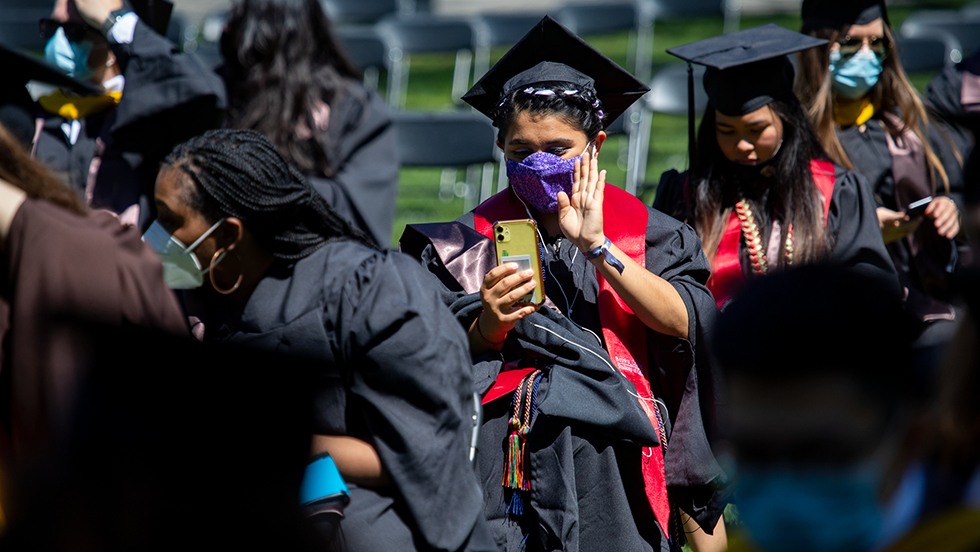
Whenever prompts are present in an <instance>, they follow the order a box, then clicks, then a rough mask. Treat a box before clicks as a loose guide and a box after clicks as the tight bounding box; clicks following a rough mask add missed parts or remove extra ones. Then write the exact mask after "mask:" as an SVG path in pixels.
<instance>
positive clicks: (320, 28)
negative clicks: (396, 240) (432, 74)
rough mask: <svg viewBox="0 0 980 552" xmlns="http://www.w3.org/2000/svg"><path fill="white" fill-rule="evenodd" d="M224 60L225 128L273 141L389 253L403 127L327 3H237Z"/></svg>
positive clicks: (239, 0)
mask: <svg viewBox="0 0 980 552" xmlns="http://www.w3.org/2000/svg"><path fill="white" fill-rule="evenodd" d="M221 55H222V57H223V60H224V61H223V65H222V66H221V68H220V69H219V72H220V73H221V74H222V76H223V78H224V81H225V86H226V88H227V92H228V103H229V109H228V116H227V119H226V122H225V126H228V127H231V128H248V129H253V130H257V131H259V132H261V133H262V134H264V135H265V136H266V137H267V138H269V140H270V141H271V142H272V143H273V144H275V146H276V148H277V149H278V150H279V153H280V154H282V155H283V157H285V158H286V160H288V161H289V162H290V163H292V164H293V165H295V166H296V167H297V168H298V169H299V170H300V171H301V172H302V173H303V174H305V175H306V176H308V177H310V178H311V181H312V182H313V185H314V187H315V188H316V189H317V191H319V192H320V193H321V194H322V195H323V196H324V197H325V198H326V199H327V201H328V202H329V203H330V205H331V207H333V208H334V210H336V211H338V212H339V213H341V214H342V215H344V216H345V217H346V218H347V219H348V220H350V221H351V222H352V223H354V225H355V226H356V227H357V228H360V229H361V230H364V231H365V232H366V233H367V234H368V235H369V236H370V237H371V238H372V239H373V240H374V241H375V242H376V243H377V244H378V245H381V246H387V245H388V243H389V242H390V241H391V233H392V227H393V224H394V218H395V196H396V189H397V185H398V155H397V153H398V152H397V150H396V148H395V134H394V127H393V126H392V122H391V119H390V117H389V112H388V108H387V106H386V105H385V103H384V101H383V99H382V98H381V97H380V96H379V95H378V94H377V93H376V92H375V91H373V90H371V89H368V88H366V87H365V86H363V84H362V81H361V75H360V72H359V70H358V69H357V68H356V67H355V66H354V64H353V63H352V62H351V61H350V60H349V59H348V57H347V55H346V53H345V52H344V49H343V47H342V45H341V43H340V42H339V40H338V38H337V36H336V34H335V32H334V30H333V28H332V25H331V23H330V20H329V19H328V18H327V15H326V13H325V12H324V11H323V8H322V6H321V4H320V2H319V1H317V0H235V2H234V3H233V4H232V7H231V11H230V13H229V17H228V21H227V23H226V27H225V30H224V33H223V34H222V37H221Z"/></svg>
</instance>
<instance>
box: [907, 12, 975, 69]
mask: <svg viewBox="0 0 980 552" xmlns="http://www.w3.org/2000/svg"><path fill="white" fill-rule="evenodd" d="M969 13H970V12H964V11H960V10H919V11H916V12H913V13H911V14H909V16H908V17H907V18H905V21H903V22H902V26H901V27H900V28H899V31H898V34H899V35H900V36H902V37H906V38H919V37H930V38H938V39H940V40H942V41H943V42H945V43H946V47H947V48H948V49H949V52H950V54H949V55H950V61H951V62H952V63H959V62H960V61H962V60H963V59H965V58H966V57H967V56H969V55H970V53H972V52H974V51H975V50H976V49H977V48H978V47H980V17H975V16H973V17H971V16H968V14H969Z"/></svg>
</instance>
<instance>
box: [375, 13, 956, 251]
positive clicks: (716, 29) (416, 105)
mask: <svg viewBox="0 0 980 552" xmlns="http://www.w3.org/2000/svg"><path fill="white" fill-rule="evenodd" d="M962 3H963V2H956V1H951V2H942V1H939V0H933V1H930V2H927V3H921V2H920V3H917V4H916V7H915V9H923V8H941V7H956V6H959V5H961V4H962ZM889 9H890V11H889V14H890V19H891V22H892V26H893V28H898V26H899V25H900V24H901V22H902V21H903V20H904V18H905V17H906V16H907V15H908V14H909V13H910V12H911V11H912V10H913V8H911V7H909V6H907V5H903V6H898V7H891V8H889ZM770 22H772V23H776V24H779V25H782V26H784V27H786V28H789V29H794V30H795V29H799V27H800V19H799V17H798V15H796V14H777V15H773V16H768V17H743V18H742V20H741V23H740V28H742V29H747V28H749V27H754V26H756V25H761V24H764V23H770ZM722 23H723V22H722V20H721V18H710V19H705V18H691V19H685V20H680V21H672V22H670V23H669V24H668V23H665V22H660V23H658V24H657V25H656V26H655V28H654V43H653V53H652V59H653V66H654V69H653V70H654V72H655V71H656V70H657V68H658V67H660V66H662V65H664V64H667V63H681V62H680V60H678V59H677V58H675V57H673V56H671V55H670V54H667V53H666V49H667V48H670V47H673V46H678V45H681V44H687V43H689V42H694V41H696V40H700V39H702V38H707V37H710V36H714V35H717V34H720V33H721V32H722ZM584 38H586V40H588V41H589V43H590V44H592V45H593V46H594V47H595V48H597V49H598V50H599V51H601V52H603V53H604V54H606V55H607V56H609V57H610V58H611V59H613V60H614V61H616V62H617V63H619V64H621V65H623V66H626V65H627V49H628V45H629V35H628V34H627V33H619V34H616V35H611V36H601V37H599V36H596V37H592V36H586V37H584ZM505 50H506V49H505V48H501V49H498V50H497V51H495V52H494V54H495V55H496V56H500V55H501V54H503V52H504V51H505ZM454 59H455V58H454V56H453V55H442V54H438V55H436V54H432V55H424V56H423V55H416V56H414V57H413V58H412V61H411V71H410V76H409V81H408V93H407V96H406V102H405V109H409V110H450V109H461V107H460V105H459V103H458V102H454V101H453V95H452V71H453V63H454ZM931 76H932V75H928V74H927V75H913V76H912V81H913V84H915V85H916V86H917V87H918V88H919V89H920V90H923V89H924V88H925V85H926V83H927V82H928V80H929V78H930V77H931ZM382 86H383V84H382ZM652 121H653V123H652V128H651V139H650V153H649V155H648V158H647V159H648V162H647V167H646V173H645V178H644V180H643V182H642V183H641V184H640V187H639V189H638V192H637V193H638V195H639V196H640V197H641V198H642V199H643V200H644V201H645V202H647V203H650V202H652V201H653V197H654V194H655V192H656V185H657V182H658V181H659V178H660V175H661V174H662V173H663V172H664V171H666V170H668V169H672V168H674V169H677V170H684V169H685V168H686V167H687V120H686V118H685V117H681V116H670V115H658V116H656V117H653V119H652ZM432 146H433V147H445V148H451V147H453V143H452V137H451V136H447V137H446V138H445V141H444V142H443V143H441V144H433V145H432ZM625 147H626V139H625V138H624V137H623V136H612V137H611V138H610V139H609V140H608V141H607V143H606V145H605V146H604V147H603V149H602V153H601V155H600V159H601V160H602V168H605V169H606V170H607V172H608V176H607V180H608V181H609V182H610V183H612V184H614V185H622V184H623V182H624V180H625V176H626V171H625V168H624V166H620V163H618V161H619V160H620V159H621V156H620V148H625ZM440 176H441V171H440V170H439V169H404V170H403V171H402V173H401V178H400V182H399V193H398V203H397V205H398V206H397V213H396V217H395V225H394V235H393V240H394V242H397V239H398V237H399V236H400V235H401V233H402V231H403V229H404V226H405V224H409V223H414V222H433V221H444V220H451V219H454V218H456V217H458V216H459V215H461V214H462V213H463V212H464V211H465V210H466V209H467V208H468V207H470V206H471V202H468V201H466V200H464V198H462V197H459V194H458V192H462V191H463V190H462V186H457V187H456V190H455V192H457V193H456V194H454V193H450V192H451V190H447V189H444V190H442V192H443V193H442V194H440ZM459 180H460V182H462V181H463V177H462V175H461V176H460V179H459Z"/></svg>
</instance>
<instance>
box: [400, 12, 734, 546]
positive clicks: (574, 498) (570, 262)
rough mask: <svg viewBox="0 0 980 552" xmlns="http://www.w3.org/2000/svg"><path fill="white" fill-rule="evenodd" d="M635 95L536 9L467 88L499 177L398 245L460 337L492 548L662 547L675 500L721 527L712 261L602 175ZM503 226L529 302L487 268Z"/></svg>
mask: <svg viewBox="0 0 980 552" xmlns="http://www.w3.org/2000/svg"><path fill="white" fill-rule="evenodd" d="M647 90H648V88H647V87H646V86H645V85H644V84H643V83H641V82H639V81H638V80H637V79H636V78H635V77H633V75H631V74H630V73H628V72H627V71H625V70H623V69H622V68H621V67H619V66H618V65H616V64H615V63H614V62H612V61H611V60H609V59H608V58H607V57H605V56H604V55H602V54H601V53H599V52H598V51H596V50H595V49H593V48H592V47H591V46H590V45H589V44H587V43H586V42H585V41H583V40H582V39H581V38H579V37H578V36H576V35H575V34H573V33H571V32H570V31H569V30H568V29H566V28H564V27H562V26H561V25H560V24H558V23H557V22H555V21H554V20H553V19H551V18H550V17H545V18H543V19H542V20H541V21H540V22H539V23H538V24H537V25H535V26H534V27H533V28H532V29H531V30H530V31H529V32H528V33H527V34H526V35H525V36H524V37H523V38H522V39H521V40H520V41H519V42H518V43H517V44H516V45H515V46H514V47H512V48H511V50H510V51H509V52H508V53H506V54H505V55H504V56H503V57H502V58H501V59H500V61H498V62H497V64H496V65H495V66H494V67H493V68H492V69H491V70H490V71H489V72H488V73H486V75H484V76H483V77H482V78H481V79H480V80H479V81H478V82H477V83H476V84H475V85H474V86H473V87H472V88H471V90H470V91H469V92H467V93H466V94H465V95H464V96H463V100H464V101H466V102H467V103H469V104H470V105H472V106H473V107H474V108H476V109H477V110H478V111H480V112H481V113H483V114H485V115H486V116H487V117H489V118H490V119H492V120H493V122H494V126H496V127H497V129H498V133H497V146H498V147H499V148H500V149H501V150H502V151H503V154H504V158H505V160H506V171H507V178H508V182H509V186H508V187H507V188H506V189H504V190H502V191H500V192H498V193H497V194H495V195H494V196H491V197H490V198H488V199H487V200H486V201H484V202H482V203H481V204H480V205H478V206H477V207H476V208H475V209H473V210H472V211H470V212H468V213H465V214H464V215H463V216H461V217H459V218H458V219H456V220H455V221H452V222H447V223H432V224H414V225H408V226H407V227H406V230H405V232H404V233H403V235H402V237H401V239H400V242H399V246H400V248H401V250H402V251H404V252H407V253H409V254H412V255H414V256H416V257H418V258H419V259H420V260H421V262H422V263H423V265H425V266H426V267H427V268H429V269H430V270H431V271H432V272H433V273H434V274H435V275H436V276H438V278H439V279H440V281H441V282H443V284H444V285H445V287H446V290H445V295H446V302H447V304H449V305H450V307H451V309H452V310H453V311H454V312H455V313H456V316H457V319H458V320H459V322H460V323H461V324H462V325H463V327H464V328H466V330H467V332H468V334H469V336H470V347H471V353H472V354H473V357H474V367H475V371H474V377H475V382H474V384H475V387H476V389H477V391H478V392H480V393H483V403H484V412H483V423H482V426H481V429H480V439H479V442H478V447H477V450H478V453H477V456H476V459H477V465H478V471H479V473H480V479H481V480H482V481H483V482H484V494H485V513H486V516H487V518H488V520H489V521H490V522H491V528H492V529H493V530H494V532H495V535H496V537H497V541H498V542H499V543H501V544H502V546H503V548H502V549H504V550H517V549H525V547H526V549H527V550H539V549H542V550H544V549H546V550H552V549H563V550H570V549H579V550H673V549H676V547H679V546H680V545H681V544H683V541H684V538H685V537H684V532H685V531H684V530H682V529H681V526H682V516H683V517H685V519H686V515H683V514H682V513H681V512H685V513H692V514H693V513H694V512H698V514H697V517H696V519H691V521H689V523H690V525H696V526H700V527H701V528H703V529H704V531H705V532H706V533H709V534H710V533H712V532H714V533H715V534H716V535H720V536H721V538H724V525H723V523H722V522H721V521H720V520H721V513H722V511H723V509H724V506H725V505H726V503H727V502H726V499H725V498H724V485H723V482H724V481H725V474H724V472H723V470H722V469H721V467H720V466H719V464H718V462H717V461H716V460H715V457H714V455H713V454H712V451H711V447H710V444H709V443H710V438H711V434H712V432H713V418H714V416H713V411H714V395H713V391H712V387H713V382H712V376H711V372H710V370H709V368H708V364H707V359H705V358H704V357H703V356H702V354H701V350H702V347H701V346H700V344H701V343H702V341H703V340H704V339H705V337H704V332H705V328H707V327H708V325H709V324H710V323H711V320H712V319H713V317H714V316H715V314H716V313H717V308H716V306H715V304H714V300H713V299H712V296H711V294H710V292H709V291H708V289H707V288H706V287H705V283H706V281H707V279H708V275H709V265H708V262H707V260H706V259H705V257H704V254H703V253H702V249H701V242H700V240H699V239H698V237H697V235H696V234H695V233H694V231H693V230H692V229H691V228H690V227H688V226H687V225H684V224H682V223H679V222H678V221H676V220H674V219H672V218H670V217H668V216H667V215H665V214H663V213H661V212H658V211H656V210H654V209H652V208H650V207H648V206H646V205H644V204H643V203H642V202H641V201H640V200H639V199H637V198H636V197H635V196H633V195H631V194H629V193H627V192H625V191H623V190H622V189H620V188H618V187H616V186H613V185H611V184H607V183H606V182H605V178H606V171H604V170H600V169H599V157H600V152H601V150H602V146H603V144H604V143H605V140H606V132H605V130H604V129H605V128H607V127H608V125H609V124H610V123H612V122H613V121H615V120H616V119H617V118H618V117H619V116H620V115H622V114H623V113H624V112H625V111H626V110H627V109H628V108H629V107H630V106H631V105H632V104H633V102H635V101H636V100H638V99H639V98H640V97H641V96H642V95H643V94H644V93H646V92H647ZM507 219H533V220H534V221H535V222H536V224H537V229H538V233H539V243H540V248H539V254H540V257H541V260H542V262H541V266H542V267H543V270H542V272H543V281H544V284H543V285H544V292H545V293H544V295H545V300H544V303H543V305H541V306H528V305H524V304H523V303H521V301H520V300H521V298H522V297H524V296H525V295H526V294H528V293H529V292H530V291H531V290H532V289H533V288H534V286H535V283H534V281H533V279H532V274H531V271H529V270H528V271H521V270H519V269H518V267H517V266H516V265H514V264H511V263H503V264H501V265H500V266H497V265H496V260H495V257H494V245H493V243H494V242H493V241H492V240H491V239H490V238H491V237H492V236H493V230H492V227H493V224H494V223H495V222H496V221H500V220H507ZM699 386H700V387H699ZM701 401H703V402H701ZM515 421H517V422H519V423H515ZM684 525H685V530H687V531H691V530H692V529H690V525H687V523H685V524H684Z"/></svg>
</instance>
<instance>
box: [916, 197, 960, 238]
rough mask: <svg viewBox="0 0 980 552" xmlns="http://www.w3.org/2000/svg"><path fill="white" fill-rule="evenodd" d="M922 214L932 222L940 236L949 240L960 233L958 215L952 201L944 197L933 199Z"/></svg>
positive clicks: (957, 210)
mask: <svg viewBox="0 0 980 552" xmlns="http://www.w3.org/2000/svg"><path fill="white" fill-rule="evenodd" d="M923 214H924V216H925V217H926V218H928V219H931V220H932V224H933V226H934V227H935V228H936V233H937V234H939V235H940V236H942V237H944V238H946V239H949V240H951V239H953V238H955V237H956V235H957V234H959V233H960V213H959V209H958V208H957V207H956V203H955V202H953V200H952V199H950V198H948V197H946V196H939V197H937V198H935V199H934V200H933V201H931V202H929V205H928V206H926V207H925V210H924V211H923Z"/></svg>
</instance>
